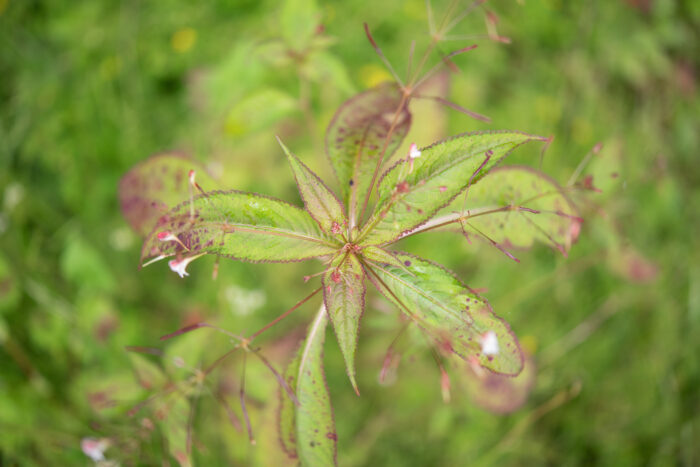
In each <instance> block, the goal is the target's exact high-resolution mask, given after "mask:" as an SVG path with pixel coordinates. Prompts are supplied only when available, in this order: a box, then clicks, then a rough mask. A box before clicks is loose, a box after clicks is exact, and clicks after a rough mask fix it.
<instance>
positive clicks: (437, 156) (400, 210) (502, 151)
mask: <svg viewBox="0 0 700 467" xmlns="http://www.w3.org/2000/svg"><path fill="white" fill-rule="evenodd" d="M533 140H534V141H544V138H542V137H539V136H532V135H528V134H525V133H518V132H485V133H482V132H476V133H465V134H463V135H460V136H456V137H453V138H450V139H448V140H445V141H442V142H439V143H436V144H433V145H432V146H428V147H427V148H425V149H423V150H422V151H421V154H420V156H419V157H417V158H415V159H412V158H410V157H408V158H406V159H403V160H400V161H399V162H398V163H396V164H395V165H394V166H393V167H391V168H390V169H389V170H387V171H386V172H385V173H384V174H383V175H382V178H381V180H380V181H379V186H378V188H377V189H378V193H379V199H378V201H377V205H376V207H375V210H374V213H373V214H372V217H371V218H370V219H369V221H367V224H366V226H365V227H364V228H363V230H362V232H361V233H360V236H359V238H360V239H361V242H360V243H362V244H364V245H380V244H385V243H390V242H392V241H394V240H396V239H397V238H398V237H400V236H401V235H402V234H405V233H407V232H410V231H411V230H413V229H415V228H416V227H418V226H420V225H421V224H423V223H424V222H426V221H428V220H429V219H430V218H431V217H433V216H434V215H435V214H436V213H437V212H438V211H439V210H440V209H441V208H443V207H445V206H446V205H447V204H448V203H449V202H450V201H452V200H453V199H454V198H455V197H456V196H457V195H458V194H459V193H461V192H462V191H464V190H465V189H466V188H467V187H468V186H471V185H474V184H476V183H477V182H478V181H479V180H480V179H481V178H483V177H484V176H485V175H486V174H487V173H488V172H489V171H490V170H491V169H492V168H493V167H494V166H495V165H496V164H498V163H499V162H500V161H501V160H502V159H503V158H504V157H506V156H507V155H508V154H509V153H510V152H511V151H512V150H513V149H514V148H516V147H518V146H520V145H521V144H524V143H526V142H528V141H533Z"/></svg>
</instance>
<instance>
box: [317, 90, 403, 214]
mask: <svg viewBox="0 0 700 467" xmlns="http://www.w3.org/2000/svg"><path fill="white" fill-rule="evenodd" d="M402 102H403V101H402V99H401V92H400V90H399V88H398V87H397V86H396V85H394V84H384V85H381V86H377V87H375V88H372V89H369V90H367V91H365V92H363V93H360V94H358V95H356V96H355V97H353V98H351V99H349V100H348V101H346V102H345V103H344V104H343V105H342V106H341V107H340V109H338V111H337V112H336V114H335V116H334V117H333V120H332V121H331V123H330V125H329V126H328V130H327V131H326V152H327V154H328V157H329V159H330V161H331V165H332V166H333V169H334V170H335V173H336V175H337V176H338V181H339V182H340V187H341V192H342V195H343V199H344V200H345V202H346V204H345V205H346V206H347V207H348V217H349V219H350V222H351V223H354V222H355V219H356V218H357V217H358V215H359V212H358V211H359V209H361V205H362V203H364V200H365V196H366V193H367V190H368V189H369V185H370V182H371V181H372V176H373V173H374V171H375V167H376V166H377V163H378V162H379V161H380V159H383V160H384V161H388V160H389V159H390V158H391V155H392V154H393V153H394V151H396V149H397V148H398V147H399V145H400V144H401V141H402V140H403V138H404V137H405V136H406V133H408V129H409V128H410V126H411V114H410V113H409V111H408V108H407V107H406V106H405V105H402ZM400 106H401V107H400ZM397 111H398V113H397ZM392 127H393V130H392ZM390 130H392V131H391V134H390V135H389V132H390ZM387 136H389V139H388V141H387ZM385 144H386V145H387V146H386V150H385V152H384V155H383V156H382V149H383V148H384V146H385Z"/></svg>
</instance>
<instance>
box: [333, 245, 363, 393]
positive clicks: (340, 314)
mask: <svg viewBox="0 0 700 467" xmlns="http://www.w3.org/2000/svg"><path fill="white" fill-rule="evenodd" d="M364 279H365V273H364V270H363V269H362V265H361V264H360V262H359V261H358V259H357V257H356V256H355V255H354V254H352V253H341V254H340V255H338V256H337V257H336V258H335V259H334V260H333V261H332V262H331V264H330V266H329V267H328V269H327V270H326V272H325V273H324V275H323V302H324V303H325V305H326V309H327V310H328V316H329V317H330V319H331V324H333V329H334V330H335V335H336V337H337V338H338V345H340V350H341V351H342V353H343V358H344V359H345V366H346V368H347V372H348V377H349V378H350V383H352V387H353V389H355V392H356V393H357V395H360V391H359V389H358V388H357V381H356V380H355V349H356V347H357V334H358V331H359V328H360V318H362V314H363V312H364V311H365V292H366V287H365V280H364Z"/></svg>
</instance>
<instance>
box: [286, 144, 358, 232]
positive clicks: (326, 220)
mask: <svg viewBox="0 0 700 467" xmlns="http://www.w3.org/2000/svg"><path fill="white" fill-rule="evenodd" d="M278 141H279V143H280V145H281V146H282V149H283V150H284V152H285V154H286V155H287V160H288V161H289V165H290V166H291V168H292V173H293V174H294V179H295V180H296V182H297V187H298V188H299V194H300V195H301V199H302V200H303V201H304V206H305V207H306V210H307V212H308V213H309V214H310V215H311V217H312V218H313V219H314V220H315V221H316V222H317V223H318V225H319V227H320V228H321V230H323V232H325V233H326V234H328V235H331V236H334V237H335V238H336V239H337V240H338V241H339V242H342V243H344V240H343V235H342V234H343V232H344V231H345V229H344V228H343V227H346V226H347V224H348V222H347V218H346V217H345V208H344V207H343V204H342V203H341V202H340V200H338V198H337V197H336V195H335V193H333V192H332V191H331V190H330V189H329V188H328V187H327V186H326V185H325V184H324V183H323V181H322V180H321V178H320V177H319V176H318V175H316V174H315V173H314V172H313V171H312V170H311V169H310V168H309V167H307V166H306V164H304V163H303V162H302V161H301V160H299V158H298V157H297V156H295V155H294V154H292V153H291V151H289V149H288V148H287V147H286V146H285V145H284V144H283V143H282V141H281V140H279V138H278Z"/></svg>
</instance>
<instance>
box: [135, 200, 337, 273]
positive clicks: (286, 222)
mask: <svg viewBox="0 0 700 467" xmlns="http://www.w3.org/2000/svg"><path fill="white" fill-rule="evenodd" d="M165 233H167V234H170V235H172V237H176V240H167V239H166V240H165V241H163V240H161V239H159V236H161V237H167V235H164V234H165ZM172 237H170V238H172ZM336 248H337V245H334V243H333V241H332V240H331V239H330V238H328V237H326V236H325V235H324V234H323V232H321V230H320V229H319V227H318V224H317V223H316V222H315V221H314V220H313V219H312V218H311V216H309V214H308V213H306V211H304V210H302V209H300V208H298V207H296V206H292V205H291V204H287V203H285V202H284V201H280V200H277V199H274V198H268V197H265V196H262V195H258V194H255V193H244V192H240V191H214V192H210V193H206V194H202V195H200V196H197V197H196V198H195V199H194V204H193V205H191V204H190V203H189V202H185V203H182V204H180V205H179V206H177V207H175V208H174V209H172V210H171V211H170V212H168V214H167V215H166V216H164V217H163V218H162V219H161V222H159V224H158V226H157V227H156V228H155V229H154V230H153V232H151V234H150V235H149V236H148V238H147V239H146V241H145V242H144V245H143V249H142V252H141V259H142V260H144V259H148V258H153V257H156V258H157V257H160V256H164V257H167V256H172V255H185V256H187V257H193V256H195V255H200V254H215V255H219V256H225V257H229V258H233V259H240V260H244V261H253V262H258V261H264V262H288V261H302V260H305V259H308V258H315V257H318V256H324V255H328V254H332V253H333V252H334V251H335V249H336Z"/></svg>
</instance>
